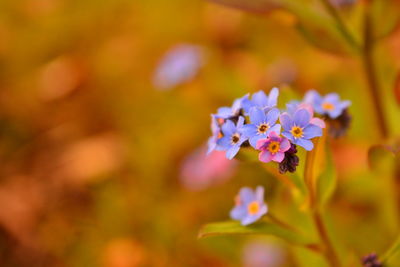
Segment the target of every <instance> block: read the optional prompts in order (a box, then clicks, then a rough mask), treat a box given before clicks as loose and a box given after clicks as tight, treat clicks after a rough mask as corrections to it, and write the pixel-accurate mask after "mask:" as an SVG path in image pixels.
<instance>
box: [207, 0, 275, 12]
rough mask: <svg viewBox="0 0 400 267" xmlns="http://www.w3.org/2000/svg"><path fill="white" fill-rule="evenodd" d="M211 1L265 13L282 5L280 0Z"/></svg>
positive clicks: (211, 0)
mask: <svg viewBox="0 0 400 267" xmlns="http://www.w3.org/2000/svg"><path fill="white" fill-rule="evenodd" d="M209 1H210V2H214V3H218V4H222V5H226V6H230V7H234V8H237V9H241V10H244V11H248V12H256V13H265V12H268V11H271V10H272V9H276V8H280V7H282V1H278V0H209Z"/></svg>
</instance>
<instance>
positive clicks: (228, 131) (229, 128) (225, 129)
mask: <svg viewBox="0 0 400 267" xmlns="http://www.w3.org/2000/svg"><path fill="white" fill-rule="evenodd" d="M221 129H222V133H223V134H224V135H226V136H230V135H232V134H234V133H235V132H236V126H235V124H234V123H233V122H232V121H230V120H227V121H226V122H225V123H224V124H223V125H222V127H221Z"/></svg>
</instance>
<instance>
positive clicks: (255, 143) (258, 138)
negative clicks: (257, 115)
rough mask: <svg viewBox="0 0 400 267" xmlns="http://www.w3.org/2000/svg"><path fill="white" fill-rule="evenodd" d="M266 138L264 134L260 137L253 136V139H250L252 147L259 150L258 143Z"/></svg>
mask: <svg viewBox="0 0 400 267" xmlns="http://www.w3.org/2000/svg"><path fill="white" fill-rule="evenodd" d="M265 137H266V136H265V135H264V134H260V135H253V136H252V137H250V139H249V143H250V145H251V146H252V147H254V148H257V142H258V140H260V139H262V138H265Z"/></svg>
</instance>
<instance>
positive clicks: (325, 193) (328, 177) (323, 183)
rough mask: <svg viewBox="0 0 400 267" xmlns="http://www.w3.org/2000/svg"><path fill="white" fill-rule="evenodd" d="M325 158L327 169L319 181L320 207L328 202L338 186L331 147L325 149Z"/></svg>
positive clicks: (318, 196) (318, 195)
mask: <svg viewBox="0 0 400 267" xmlns="http://www.w3.org/2000/svg"><path fill="white" fill-rule="evenodd" d="M325 158H326V161H325V169H324V171H323V172H322V173H321V174H320V175H319V177H318V180H317V198H318V204H319V205H320V206H322V205H324V204H325V203H326V202H327V201H328V199H329V197H330V196H331V195H332V194H333V192H334V190H335V186H336V170H335V165H334V162H333V157H332V153H331V151H330V149H329V146H327V148H326V149H325Z"/></svg>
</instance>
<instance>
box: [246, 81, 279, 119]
mask: <svg viewBox="0 0 400 267" xmlns="http://www.w3.org/2000/svg"><path fill="white" fill-rule="evenodd" d="M278 96H279V89H278V88H276V87H274V88H272V90H271V91H270V93H269V95H268V96H267V95H266V94H265V93H264V91H258V92H256V93H254V94H253V96H252V97H251V100H250V99H247V100H245V101H243V109H244V111H245V112H246V113H248V112H249V111H250V109H251V108H252V107H259V108H261V109H262V110H264V111H267V110H268V109H271V108H273V107H276V105H277V103H278Z"/></svg>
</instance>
